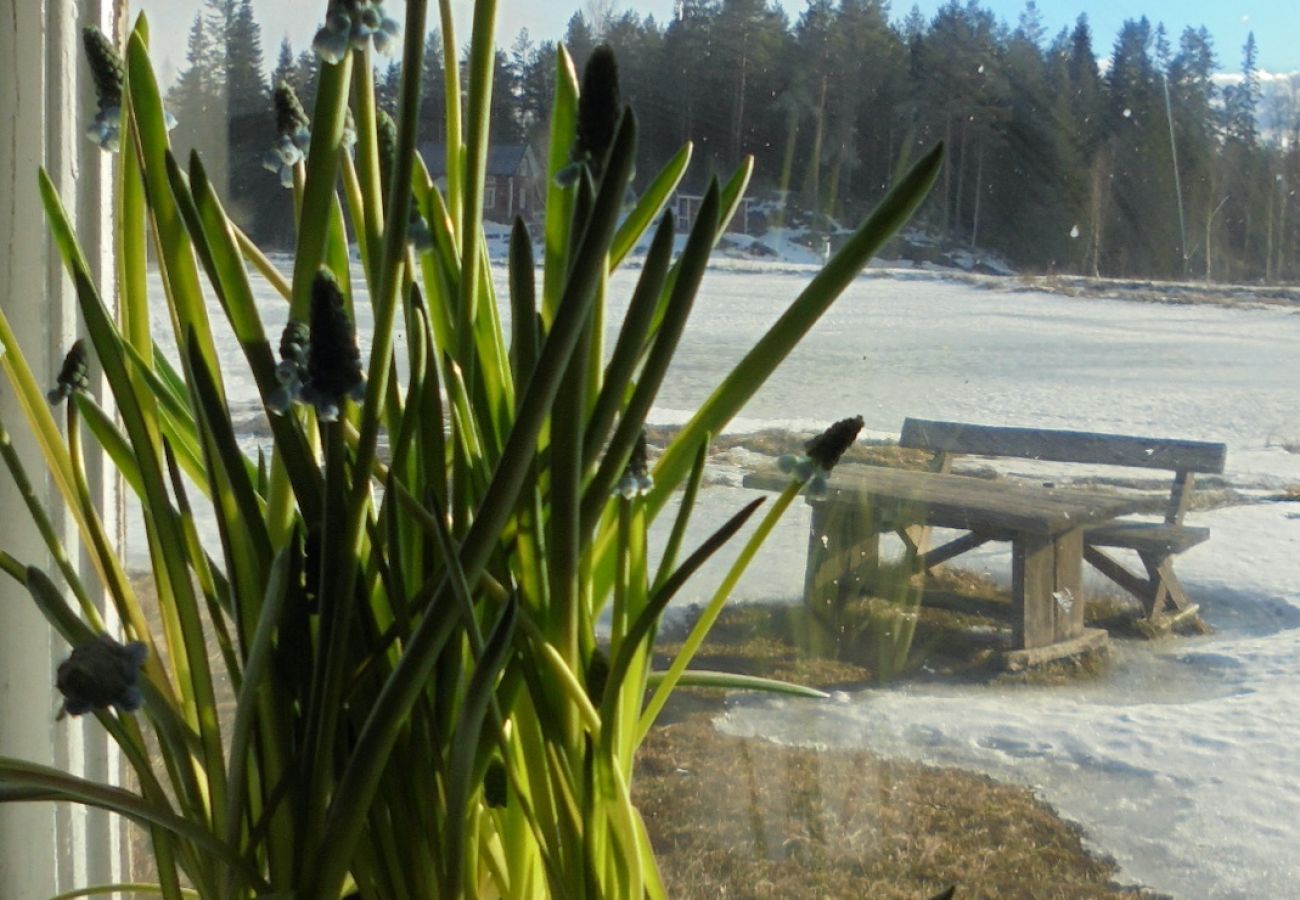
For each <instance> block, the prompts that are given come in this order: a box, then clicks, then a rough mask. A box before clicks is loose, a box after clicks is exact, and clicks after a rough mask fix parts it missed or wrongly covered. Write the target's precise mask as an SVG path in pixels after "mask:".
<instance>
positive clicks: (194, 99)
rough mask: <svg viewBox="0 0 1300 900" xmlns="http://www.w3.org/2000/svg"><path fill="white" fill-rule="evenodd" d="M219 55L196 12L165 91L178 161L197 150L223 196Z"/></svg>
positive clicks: (223, 113)
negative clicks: (181, 60)
mask: <svg viewBox="0 0 1300 900" xmlns="http://www.w3.org/2000/svg"><path fill="white" fill-rule="evenodd" d="M219 53H220V47H219V45H218V44H217V43H216V42H215V41H214V40H213V39H212V35H211V31H210V29H209V27H208V23H207V21H206V19H205V17H204V16H203V14H202V13H196V14H195V16H194V21H193V22H192V23H191V25H190V33H189V42H188V44H187V47H186V56H185V58H186V65H185V68H184V69H183V70H182V71H181V74H180V77H179V78H177V80H176V83H175V84H174V85H173V86H172V88H171V90H169V91H168V92H167V108H168V109H169V110H171V111H172V114H173V115H174V116H176V121H177V126H176V129H175V130H174V131H173V132H172V147H173V150H174V151H175V153H176V156H177V158H178V159H182V160H183V159H186V158H188V156H189V154H190V151H198V153H199V155H200V156H201V157H202V159H203V164H204V166H205V167H206V169H207V171H208V175H209V177H210V178H211V179H212V180H213V181H214V183H215V184H216V185H217V186H218V189H219V190H221V191H222V193H223V194H224V193H225V190H224V188H225V177H226V168H227V166H226V160H227V155H228V154H227V147H226V133H225V118H226V104H225V96H224V90H223V83H224V80H223V79H222V77H221V72H220V69H219V67H218V65H217V60H218V54H219Z"/></svg>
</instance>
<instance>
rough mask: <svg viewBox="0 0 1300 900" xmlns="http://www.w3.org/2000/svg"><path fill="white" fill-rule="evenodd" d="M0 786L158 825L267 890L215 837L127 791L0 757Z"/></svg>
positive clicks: (198, 826)
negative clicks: (35, 793)
mask: <svg viewBox="0 0 1300 900" xmlns="http://www.w3.org/2000/svg"><path fill="white" fill-rule="evenodd" d="M0 785H4V786H6V787H14V788H23V789H28V790H41V791H45V792H47V795H53V796H57V797H58V798H59V799H61V800H66V801H68V802H70V803H80V804H82V805H84V806H94V807H98V808H100V809H106V810H108V811H110V812H115V813H117V814H118V815H120V816H124V817H126V818H128V819H130V820H131V821H133V822H137V823H139V824H153V825H158V826H160V827H162V828H165V829H166V830H167V831H169V832H171V833H172V834H174V835H176V836H177V837H179V838H182V839H184V840H187V841H191V842H193V843H194V844H195V845H196V846H197V847H199V848H201V849H202V850H203V852H204V853H207V854H209V855H210V856H211V857H212V858H213V859H215V860H220V861H221V863H222V864H223V865H227V866H231V867H233V868H235V869H236V870H237V871H239V872H241V873H242V874H243V875H244V876H245V877H246V878H247V879H248V881H249V883H250V884H252V885H254V886H255V887H256V888H258V889H259V890H267V889H268V886H267V884H266V882H265V881H263V879H262V877H261V876H260V875H259V874H258V873H257V872H256V871H255V870H250V869H249V868H248V867H247V866H246V865H245V863H244V861H243V860H242V859H240V858H239V856H238V855H236V854H235V853H233V852H232V851H231V850H230V848H229V847H227V846H226V845H225V844H224V843H222V842H221V841H220V840H218V839H217V838H216V837H214V836H213V834H212V833H211V832H210V831H208V829H207V828H205V827H204V826H202V825H200V824H197V823H195V822H191V821H189V820H188V819H184V818H182V817H180V816H178V815H176V814H175V813H173V812H170V811H168V810H166V809H163V808H161V807H158V806H156V805H154V804H152V803H149V802H148V801H146V800H145V799H144V798H142V797H140V796H138V795H136V794H133V793H131V792H130V791H126V790H123V789H121V788H115V787H109V786H107V785H103V784H98V783H96V782H93V781H88V780H86V779H84V778H77V777H75V776H72V775H68V774H67V773H66V772H61V771H59V770H58V769H54V768H51V767H49V766H41V765H37V764H36V763H29V762H24V761H23V760H19V759H13V758H11V757H7V756H5V757H0Z"/></svg>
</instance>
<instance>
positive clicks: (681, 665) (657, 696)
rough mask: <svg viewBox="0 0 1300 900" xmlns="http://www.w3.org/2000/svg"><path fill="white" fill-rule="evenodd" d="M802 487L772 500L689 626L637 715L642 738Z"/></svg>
mask: <svg viewBox="0 0 1300 900" xmlns="http://www.w3.org/2000/svg"><path fill="white" fill-rule="evenodd" d="M802 488H803V483H802V482H800V481H791V482H790V485H789V486H788V487H787V488H786V489H785V490H784V491H782V492H781V494H780V495H779V496H778V497H777V498H776V502H775V503H773V504H772V507H771V508H770V509H769V510H768V511H767V515H765V516H764V517H763V521H761V522H760V523H759V524H758V527H757V528H755V529H754V533H753V534H751V535H750V536H749V540H748V541H746V542H745V546H744V547H743V548H742V549H741V551H740V554H739V555H738V556H737V557H736V560H735V562H733V563H732V564H731V568H730V569H729V570H728V571H727V574H726V576H725V577H724V578H723V579H722V583H721V584H719V585H718V589H717V590H716V591H714V593H713V596H712V597H711V598H710V599H709V602H708V603H707V604H705V607H704V609H703V610H702V611H701V612H700V615H699V617H698V618H697V619H696V620H695V624H694V625H692V626H691V630H690V633H689V634H688V635H687V636H686V640H684V641H682V646H681V649H680V650H678V651H677V655H676V656H675V657H673V661H672V664H671V665H670V666H669V667H668V671H667V672H665V673H664V675H663V677H662V678H661V679H660V682H659V686H658V687H657V688H655V691H654V693H653V694H652V695H651V697H650V700H649V702H648V703H646V708H645V712H643V713H642V715H641V726H640V733H641V737H642V738H644V736H645V734H646V732H648V731H649V730H650V726H651V725H653V724H654V721H655V718H656V717H657V716H658V715H659V712H660V710H662V709H663V707H664V704H665V703H667V702H668V696H669V695H670V694H671V693H672V692H673V689H674V688H675V687H676V684H677V680H678V679H679V678H681V676H682V673H683V672H685V671H686V669H687V668H688V667H689V666H690V664H691V660H692V659H694V658H695V654H696V652H697V651H698V650H699V649H700V645H701V644H703V643H704V639H705V638H706V637H707V636H708V634H709V630H710V629H711V628H713V623H714V622H716V621H717V619H718V616H719V614H721V612H722V607H723V604H725V603H726V602H727V600H728V599H729V598H730V597H731V592H732V590H733V589H734V588H735V586H736V582H738V581H739V580H740V576H741V575H743V574H744V573H745V569H747V568H748V567H749V564H750V562H751V561H752V560H753V559H754V555H755V554H756V553H757V552H758V549H759V547H761V546H762V545H763V542H764V541H765V540H767V536H768V535H769V534H771V533H772V529H773V528H775V527H776V523H777V522H779V521H780V520H781V517H782V516H783V515H785V511H786V510H787V509H789V508H790V504H791V503H792V502H794V498H795V497H797V496H799V491H800V489H802ZM671 581H672V579H669V581H668V582H665V585H667V584H669V583H671Z"/></svg>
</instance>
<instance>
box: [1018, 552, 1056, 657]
mask: <svg viewBox="0 0 1300 900" xmlns="http://www.w3.org/2000/svg"><path fill="white" fill-rule="evenodd" d="M1055 583H1056V554H1055V552H1054V549H1053V541H1052V539H1051V538H1049V537H1046V536H1043V535H1038V534H1022V535H1018V536H1017V537H1016V539H1015V540H1014V541H1012V543H1011V605H1012V610H1013V612H1012V615H1013V616H1014V618H1015V628H1016V646H1018V647H1021V648H1024V649H1032V648H1034V647H1045V646H1047V645H1048V644H1053V643H1055V642H1056V614H1055V611H1054V606H1055V601H1054V600H1053V599H1052V590H1053V587H1054V585H1055Z"/></svg>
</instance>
